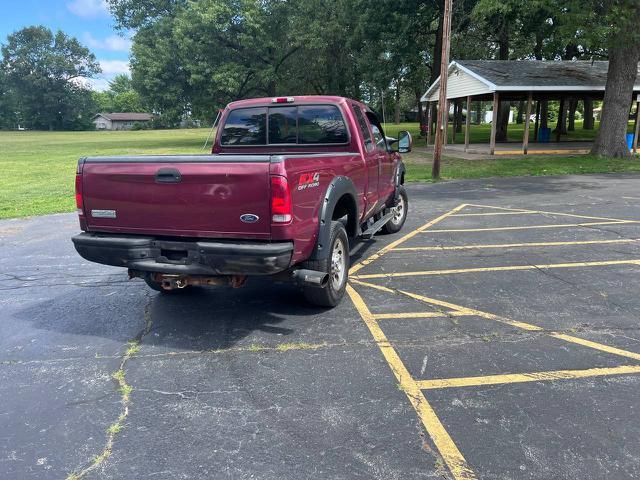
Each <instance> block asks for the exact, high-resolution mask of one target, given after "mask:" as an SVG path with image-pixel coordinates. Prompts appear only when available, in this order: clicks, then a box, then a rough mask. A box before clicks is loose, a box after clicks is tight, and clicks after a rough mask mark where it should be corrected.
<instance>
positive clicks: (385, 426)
mask: <svg viewBox="0 0 640 480" xmlns="http://www.w3.org/2000/svg"><path fill="white" fill-rule="evenodd" d="M638 185H640V176H637V175H620V176H617V175H590V176H567V177H538V178H522V179H488V180H475V181H456V182H448V183H441V184H435V185H410V186H409V188H408V190H409V196H410V203H411V206H410V213H409V219H408V221H407V224H406V225H405V228H404V229H403V231H402V232H401V233H399V234H397V235H393V236H380V237H377V238H376V239H375V240H374V241H371V242H369V243H367V244H364V245H363V246H362V248H360V249H358V251H357V253H356V256H355V258H354V261H353V267H352V281H351V283H350V287H349V296H348V297H347V298H345V299H344V301H343V302H342V303H341V305H340V306H339V307H337V308H336V309H333V310H329V311H327V310H322V309H317V308H312V307H309V306H307V305H306V304H305V303H304V301H303V300H302V298H301V297H300V295H298V292H297V290H296V289H295V287H291V286H288V285H275V284H272V283H270V282H269V281H264V280H255V281H251V282H249V283H248V284H247V286H246V287H244V288H241V289H237V290H231V289H196V290H194V291H191V292H185V293H184V294H180V295H159V294H157V293H156V292H152V291H150V290H148V289H147V288H146V286H145V285H144V284H143V283H142V282H141V281H139V280H133V281H129V280H127V277H126V272H125V271H123V270H121V269H116V268H110V267H106V266H100V265H94V264H89V263H87V262H85V261H84V260H83V259H82V258H80V257H79V256H77V255H76V254H75V251H74V250H73V247H72V245H71V242H70V240H69V238H70V237H71V235H73V234H74V233H75V232H76V231H77V221H76V218H75V216H74V215H52V216H46V217H39V218H31V219H24V220H10V221H3V222H0V248H1V249H2V250H1V251H2V255H0V406H1V407H0V478H7V479H9V478H11V479H13V478H16V479H23V478H25V479H27V478H38V479H41V478H45V479H48V478H72V479H73V478H96V479H121V478H135V479H141V478H153V479H165V478H166V479H175V478H233V479H236V478H242V479H244V478H260V479H285V478H286V479H302V478H331V479H353V478H363V479H365V478H377V479H405V478H453V479H456V480H457V479H474V478H478V479H501V480H503V479H558V478H562V479H585V478H610V479H616V480H617V479H626V478H629V479H631V478H638V477H640V454H639V453H638V452H640V397H639V396H638V392H639V391H640V390H639V387H640V332H639V330H638V318H639V308H640V298H639V296H638V285H639V282H638V273H640V248H639V246H640V243H639V242H640V191H639V189H638Z"/></svg>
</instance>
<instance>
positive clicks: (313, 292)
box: [302, 221, 349, 307]
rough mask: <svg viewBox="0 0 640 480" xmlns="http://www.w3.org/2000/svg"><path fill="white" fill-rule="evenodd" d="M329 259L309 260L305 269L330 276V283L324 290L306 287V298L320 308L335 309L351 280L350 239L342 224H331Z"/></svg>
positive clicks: (304, 289)
mask: <svg viewBox="0 0 640 480" xmlns="http://www.w3.org/2000/svg"><path fill="white" fill-rule="evenodd" d="M329 240H330V241H329V245H330V250H329V258H326V259H323V260H308V261H306V262H304V264H303V266H304V268H308V269H309V270H317V271H320V272H325V273H328V274H329V281H328V282H327V285H326V286H325V287H323V288H320V287H312V286H307V285H305V286H304V287H302V291H303V294H304V297H305V298H306V299H307V301H308V302H309V303H312V304H313V305H318V306H320V307H335V306H336V305H337V304H338V303H340V300H342V297H343V296H344V292H345V291H346V289H347V280H348V278H349V238H348V237H347V231H346V230H345V228H344V225H343V224H342V222H336V221H334V222H331V233H330V235H329Z"/></svg>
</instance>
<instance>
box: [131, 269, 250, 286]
mask: <svg viewBox="0 0 640 480" xmlns="http://www.w3.org/2000/svg"><path fill="white" fill-rule="evenodd" d="M129 278H142V279H145V278H146V279H149V280H153V281H154V282H158V283H159V284H160V285H162V288H163V289H164V290H173V289H178V288H186V287H189V286H201V285H230V286H231V287H232V288H240V287H242V286H243V285H244V284H245V282H246V281H247V276H246V275H220V276H217V277H206V276H200V275H175V274H170V273H159V272H140V271H138V270H129Z"/></svg>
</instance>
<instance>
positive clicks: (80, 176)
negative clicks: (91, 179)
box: [76, 174, 83, 215]
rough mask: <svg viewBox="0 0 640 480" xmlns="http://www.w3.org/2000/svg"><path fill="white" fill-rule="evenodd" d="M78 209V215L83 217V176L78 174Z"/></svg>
mask: <svg viewBox="0 0 640 480" xmlns="http://www.w3.org/2000/svg"><path fill="white" fill-rule="evenodd" d="M76 208H77V209H78V215H83V211H82V174H76Z"/></svg>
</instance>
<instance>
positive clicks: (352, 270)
mask: <svg viewBox="0 0 640 480" xmlns="http://www.w3.org/2000/svg"><path fill="white" fill-rule="evenodd" d="M465 206H466V205H465V204H464V203H463V204H462V205H458V206H457V207H456V208H454V209H452V210H449V211H448V212H446V213H444V214H442V215H440V216H439V217H438V218H435V219H434V220H431V221H430V222H427V223H425V224H424V225H423V226H421V227H419V228H416V229H415V230H413V231H411V232H409V233H407V234H406V235H405V236H404V237H401V238H399V239H398V240H396V241H394V242H391V243H390V244H389V245H387V246H386V247H383V248H381V249H380V250H378V251H377V252H376V253H374V254H373V255H371V256H370V257H368V258H366V259H365V260H363V261H362V262H359V263H356V264H355V265H353V266H352V267H351V268H350V269H349V275H352V274H354V273H356V272H357V271H359V270H360V269H362V268H364V267H366V266H367V265H369V264H370V263H371V262H373V261H375V260H377V259H378V258H380V257H381V256H383V255H384V254H385V253H387V252H388V251H389V250H392V249H393V248H395V247H397V246H398V245H400V244H401V243H404V242H406V241H407V240H409V239H410V238H413V237H414V236H416V235H417V234H418V233H420V232H421V231H422V230H424V229H426V228H429V227H431V226H432V225H435V224H436V223H438V222H441V221H442V220H444V219H445V218H447V217H448V216H450V215H453V214H454V213H456V212H458V211H460V210H462V209H463V208H464V207H465Z"/></svg>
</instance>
